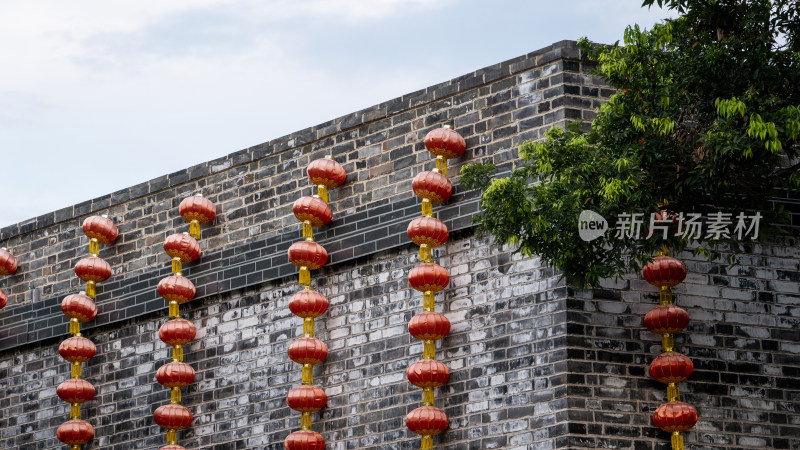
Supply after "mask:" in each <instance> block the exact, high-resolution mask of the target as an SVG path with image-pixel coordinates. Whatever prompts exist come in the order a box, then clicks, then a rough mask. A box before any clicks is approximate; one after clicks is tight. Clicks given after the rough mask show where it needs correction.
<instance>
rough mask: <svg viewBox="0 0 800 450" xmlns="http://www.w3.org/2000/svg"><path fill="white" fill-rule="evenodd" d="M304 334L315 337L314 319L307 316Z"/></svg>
mask: <svg viewBox="0 0 800 450" xmlns="http://www.w3.org/2000/svg"><path fill="white" fill-rule="evenodd" d="M303 336H305V337H314V319H312V318H311V317H306V318H305V319H304V320H303Z"/></svg>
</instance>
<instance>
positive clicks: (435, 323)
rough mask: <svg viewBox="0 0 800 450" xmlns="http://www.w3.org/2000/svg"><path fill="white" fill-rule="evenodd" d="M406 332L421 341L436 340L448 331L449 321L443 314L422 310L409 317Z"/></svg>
mask: <svg viewBox="0 0 800 450" xmlns="http://www.w3.org/2000/svg"><path fill="white" fill-rule="evenodd" d="M408 332H409V333H411V335H412V336H414V337H415V338H417V339H421V340H423V341H436V340H439V339H442V338H444V337H445V336H447V333H449V332H450V321H449V320H447V317H445V316H444V314H440V313H437V312H433V311H424V312H421V313H419V314H417V315H415V316H414V317H412V318H411V321H410V322H409V323H408Z"/></svg>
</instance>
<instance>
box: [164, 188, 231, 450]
mask: <svg viewBox="0 0 800 450" xmlns="http://www.w3.org/2000/svg"><path fill="white" fill-rule="evenodd" d="M216 211H217V208H216V206H215V205H214V204H213V203H212V202H211V201H210V200H208V199H207V198H205V197H203V196H201V195H199V194H198V195H193V196H191V197H187V198H185V199H184V200H183V201H182V202H181V204H180V206H179V207H178V212H179V214H180V215H181V217H183V219H184V220H186V221H187V222H189V231H190V233H191V236H190V234H189V233H176V234H171V235H170V236H168V237H167V239H166V240H165V241H164V251H165V252H166V253H167V255H169V257H170V258H172V275H170V276H167V277H165V278H163V279H162V280H161V281H159V282H158V287H157V290H158V295H160V296H161V297H162V298H163V299H164V300H165V301H167V303H168V304H169V318H170V320H168V321H167V322H166V323H164V325H162V326H161V328H159V330H158V337H159V338H160V339H161V341H162V342H164V343H165V344H167V345H168V346H170V347H171V348H172V361H171V362H169V363H167V364H164V365H163V366H161V367H160V368H159V369H158V371H157V372H156V381H158V383H159V384H160V385H162V386H164V387H167V388H169V389H170V396H169V397H170V402H169V403H168V404H166V405H163V406H160V407H158V408H157V409H156V410H155V412H154V413H153V420H154V421H155V423H156V424H158V425H159V426H160V427H162V428H164V429H166V430H167V445H165V446H163V447H161V450H185V449H184V447H182V446H180V445H178V430H182V429H184V428H187V427H189V426H191V425H192V420H193V419H194V418H193V416H192V412H191V411H189V409H188V408H186V407H185V406H183V405H181V404H180V403H181V388H182V387H184V386H188V385H190V384H192V383H194V377H195V372H194V368H192V366H190V365H189V364H186V363H185V362H183V346H184V345H186V344H188V343H189V342H191V341H192V339H194V337H195V335H196V334H197V329H196V328H195V326H194V324H193V323H192V322H190V321H188V320H186V319H183V318H181V317H180V305H181V304H183V303H186V302H188V301H189V300H191V299H193V298H194V296H195V292H196V291H195V287H194V284H193V283H192V282H191V281H190V280H189V279H188V278H186V277H184V276H183V273H182V270H183V264H184V263H187V264H188V263H191V262H193V261H195V260H197V258H199V257H200V244H198V242H197V239H200V225H201V224H203V225H204V224H206V223H209V222H211V221H213V220H214V218H215V217H216V215H217V212H216Z"/></svg>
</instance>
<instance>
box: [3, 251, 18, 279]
mask: <svg viewBox="0 0 800 450" xmlns="http://www.w3.org/2000/svg"><path fill="white" fill-rule="evenodd" d="M16 271H17V258H14V255H12V254H11V252H10V251H8V249H6V248H0V275H11V274H13V273H14V272H16Z"/></svg>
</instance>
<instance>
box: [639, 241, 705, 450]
mask: <svg viewBox="0 0 800 450" xmlns="http://www.w3.org/2000/svg"><path fill="white" fill-rule="evenodd" d="M665 253H666V251H664V252H659V255H658V256H656V257H655V258H653V261H652V262H650V263H649V264H647V265H646V266H645V267H644V269H642V276H643V277H644V279H645V280H646V281H647V282H648V283H650V284H652V285H653V286H656V287H658V288H659V289H660V292H659V303H660V305H659V306H657V307H655V308H653V309H651V310H650V311H649V312H648V313H647V314H646V315H645V317H644V324H645V326H647V328H648V329H649V330H650V331H652V332H653V333H656V334H660V335H662V338H661V346H662V347H663V351H664V352H663V353H662V354H661V355H659V356H658V357H656V358H655V359H654V360H653V362H652V363H650V376H651V377H653V378H654V379H656V380H658V381H659V382H661V383H664V384H666V385H667V403H664V404H663V405H661V406H659V407H658V408H657V409H656V411H655V413H653V423H654V424H655V425H656V426H657V427H659V428H661V429H662V430H663V431H666V432H668V433H671V434H672V437H671V441H672V442H671V443H672V450H683V448H684V442H683V435H682V434H681V433H683V432H684V431H687V430H689V429H690V428H692V427H693V426H694V425H695V423H697V410H696V409H695V408H694V407H693V406H691V405H689V404H687V403H683V402H681V401H680V390H679V389H678V383H680V382H682V381H685V380H686V379H687V378H689V376H691V374H692V372H693V371H694V364H693V363H692V360H691V359H689V357H687V356H685V355H682V354H680V353H676V352H675V340H674V338H673V335H674V334H675V333H677V332H679V331H681V330H683V329H684V328H685V327H686V325H688V323H689V314H688V313H687V312H686V310H684V309H683V308H679V307H677V306H674V305H673V304H672V303H673V298H672V288H673V287H674V286H676V285H678V284H680V283H681V282H682V281H683V280H684V279H685V278H686V266H685V265H684V264H683V263H682V262H681V261H679V260H678V259H675V258H673V257H671V256H668V255H666V254H665Z"/></svg>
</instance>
